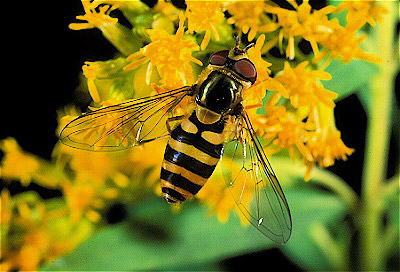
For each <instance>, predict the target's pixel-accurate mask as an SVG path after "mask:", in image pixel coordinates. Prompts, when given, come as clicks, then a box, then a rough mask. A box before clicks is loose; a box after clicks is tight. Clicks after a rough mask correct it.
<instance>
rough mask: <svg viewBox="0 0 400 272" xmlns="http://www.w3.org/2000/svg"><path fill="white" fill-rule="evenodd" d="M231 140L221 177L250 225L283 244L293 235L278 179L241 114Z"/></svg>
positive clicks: (246, 117)
mask: <svg viewBox="0 0 400 272" xmlns="http://www.w3.org/2000/svg"><path fill="white" fill-rule="evenodd" d="M236 122H237V124H236V132H235V136H234V139H233V140H232V141H230V142H229V143H227V144H226V145H225V151H224V157H223V160H222V163H223V172H224V174H223V175H224V177H225V180H226V183H227V186H228V187H229V189H230V191H231V193H232V196H233V198H234V199H235V202H236V204H237V205H238V207H239V209H240V211H241V212H242V213H243V214H244V216H245V217H246V218H247V219H248V220H249V222H250V223H251V224H252V225H253V226H255V227H256V228H257V229H258V230H260V231H261V232H262V233H263V234H264V235H265V236H267V237H268V238H270V239H271V240H273V241H275V242H277V243H280V244H283V243H286V242H287V241H288V239H289V237H290V234H291V232H292V220H291V216H290V211H289V206H288V203H287V201H286V198H285V195H284V194H283V191H282V188H281V186H280V185H279V182H278V179H277V177H276V175H275V173H274V171H273V170H272V168H271V165H270V163H269V161H268V159H267V157H266V155H265V153H264V150H263V148H262V146H261V144H260V142H259V140H258V139H257V137H256V135H255V132H254V129H253V127H252V125H251V122H250V120H249V117H248V115H247V113H246V112H244V111H243V114H242V116H240V117H239V118H238V119H237V120H236Z"/></svg>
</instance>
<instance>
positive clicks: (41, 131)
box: [0, 0, 399, 271]
mask: <svg viewBox="0 0 400 272" xmlns="http://www.w3.org/2000/svg"><path fill="white" fill-rule="evenodd" d="M35 2H36V3H33V2H32V1H27V3H24V4H23V5H24V7H15V6H13V7H9V8H4V10H6V11H10V10H12V11H13V12H8V14H7V17H5V18H7V19H5V20H4V21H5V23H4V24H3V25H4V26H3V35H4V36H3V42H2V43H3V45H4V47H5V50H4V51H3V66H4V69H3V70H6V72H5V73H4V72H3V74H2V82H3V84H2V91H1V97H0V118H1V126H0V139H4V138H7V137H14V138H15V139H16V140H17V141H18V143H19V145H20V146H21V147H22V148H23V150H25V151H27V152H30V153H33V154H36V155H38V156H40V157H42V158H44V159H50V157H51V152H52V149H53V147H54V145H55V143H56V142H57V140H58V139H57V135H56V134H55V129H56V126H57V110H59V109H61V108H62V107H64V106H65V105H68V104H73V103H74V101H75V100H76V97H74V90H75V89H76V88H77V86H78V84H79V76H80V73H81V67H82V65H83V62H84V61H87V60H88V61H96V60H107V59H110V58H112V57H113V56H114V54H115V53H116V50H115V49H114V48H113V46H112V45H110V44H109V43H108V42H107V40H106V39H104V38H103V37H102V35H101V32H100V31H99V30H96V29H93V30H82V31H72V30H70V29H68V24H69V23H71V22H76V19H75V16H76V15H78V14H83V8H82V5H81V3H80V1H78V0H70V1H47V2H46V3H45V1H35ZM314 2H317V3H319V4H320V3H321V1H314ZM311 4H313V2H311ZM14 11H15V12H14ZM398 78H399V77H398ZM398 82H399V80H398V79H397V86H399V84H398ZM397 89H399V88H397ZM397 98H398V93H397ZM397 101H399V100H398V99H397ZM335 116H336V124H337V127H338V129H339V130H340V131H341V132H342V139H343V141H344V143H345V144H346V145H347V146H348V147H351V148H354V149H355V150H356V151H355V153H354V154H353V155H351V156H350V157H349V159H348V160H347V161H346V162H343V161H336V162H335V165H334V166H333V167H330V170H332V171H333V172H335V173H336V174H338V175H339V176H340V177H342V178H343V179H344V180H351V181H352V182H353V183H352V184H350V186H351V187H353V188H354V189H355V191H356V192H357V193H360V186H361V175H362V165H363V160H364V154H363V150H364V147H365V133H366V124H367V117H366V114H365V112H364V110H363V108H362V105H361V104H360V102H359V100H358V99H357V97H356V96H355V95H351V96H349V97H348V98H346V99H344V100H341V101H339V102H338V103H337V106H336V109H335ZM398 149H399V143H398V139H395V137H393V136H392V138H391V147H390V150H391V151H390V152H389V171H388V175H389V176H391V175H393V174H394V170H395V166H396V165H398V163H399V162H398V157H397V154H396V152H397V151H396V150H398ZM393 150H394V151H393ZM0 156H1V154H0ZM1 187H7V188H8V189H9V190H10V192H11V194H16V193H18V192H21V191H24V190H36V191H38V192H39V193H40V194H41V195H42V197H44V198H49V197H54V196H58V195H59V194H60V193H59V192H57V191H52V190H48V189H45V188H41V187H39V186H37V185H34V184H31V185H30V186H29V187H27V188H24V187H21V186H20V185H19V183H18V182H11V183H2V184H1ZM1 187H0V189H1ZM221 264H222V266H223V267H224V268H225V269H227V270H237V269H238V268H239V267H240V265H241V264H246V266H247V267H249V264H251V265H252V266H253V267H254V269H264V270H265V269H268V268H269V267H270V266H271V264H273V265H277V267H279V268H280V269H288V270H290V271H294V270H299V268H297V267H296V266H295V265H294V264H292V263H291V262H290V261H289V260H287V259H286V257H285V256H283V255H282V254H281V253H280V252H279V251H278V250H275V249H273V250H268V251H265V252H259V253H254V254H248V255H245V256H241V257H235V258H231V259H229V260H226V261H224V262H223V263H221Z"/></svg>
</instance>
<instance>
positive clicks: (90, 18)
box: [69, 0, 140, 55]
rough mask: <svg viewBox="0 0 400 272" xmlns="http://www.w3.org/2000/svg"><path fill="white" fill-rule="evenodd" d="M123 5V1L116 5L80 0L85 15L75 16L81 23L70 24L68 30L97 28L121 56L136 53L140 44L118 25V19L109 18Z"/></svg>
mask: <svg viewBox="0 0 400 272" xmlns="http://www.w3.org/2000/svg"><path fill="white" fill-rule="evenodd" d="M110 2H111V3H112V4H110ZM123 4H124V2H123V1H121V2H119V3H118V1H103V0H95V1H91V0H82V5H83V8H84V10H85V14H84V15H79V16H76V19H78V20H80V21H83V22H79V23H71V24H69V28H70V29H72V30H82V29H91V28H98V29H99V30H100V31H101V32H102V34H103V35H104V37H105V38H107V39H108V40H109V41H110V42H111V43H112V44H113V45H114V46H115V47H116V48H117V49H118V50H119V51H120V52H121V53H122V54H124V55H129V54H131V53H132V52H134V51H136V49H137V48H138V47H139V46H140V43H138V40H137V39H135V37H134V35H133V33H132V31H131V30H130V29H128V28H126V27H125V26H123V25H121V24H119V23H118V18H114V17H111V16H110V13H111V12H112V11H113V10H115V9H117V8H118V7H120V6H121V5H123ZM85 21H86V22H85Z"/></svg>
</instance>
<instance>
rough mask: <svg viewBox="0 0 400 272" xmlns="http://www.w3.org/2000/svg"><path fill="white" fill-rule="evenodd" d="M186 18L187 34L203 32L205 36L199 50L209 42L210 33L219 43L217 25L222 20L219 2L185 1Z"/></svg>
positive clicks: (220, 3) (222, 14) (222, 15)
mask: <svg viewBox="0 0 400 272" xmlns="http://www.w3.org/2000/svg"><path fill="white" fill-rule="evenodd" d="M186 5H187V9H186V16H187V18H188V32H189V33H193V32H203V31H205V36H204V38H203V41H202V42H201V45H200V48H201V50H204V49H205V48H206V47H207V45H208V43H209V42H210V38H211V33H212V34H213V35H214V38H215V40H216V41H219V39H220V37H219V34H218V29H217V28H218V25H220V24H221V22H222V21H223V20H224V13H223V12H222V2H220V1H215V2H213V1H191V0H189V1H186Z"/></svg>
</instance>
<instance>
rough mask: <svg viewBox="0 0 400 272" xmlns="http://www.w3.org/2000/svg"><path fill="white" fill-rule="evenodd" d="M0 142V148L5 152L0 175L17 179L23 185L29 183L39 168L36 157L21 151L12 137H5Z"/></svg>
mask: <svg viewBox="0 0 400 272" xmlns="http://www.w3.org/2000/svg"><path fill="white" fill-rule="evenodd" d="M0 144H1V145H0V149H1V150H3V152H4V153H5V155H4V158H3V161H2V163H1V166H0V176H1V177H2V178H5V179H18V180H20V181H21V183H22V184H23V185H25V186H27V185H29V183H30V182H31V180H32V177H33V176H34V175H35V174H36V173H37V172H38V170H39V167H40V163H39V161H38V159H37V158H36V157H35V156H32V155H29V154H27V153H25V152H23V151H22V150H21V148H20V147H19V146H18V144H17V141H16V140H15V139H13V138H7V139H5V140H3V141H1V142H0Z"/></svg>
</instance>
